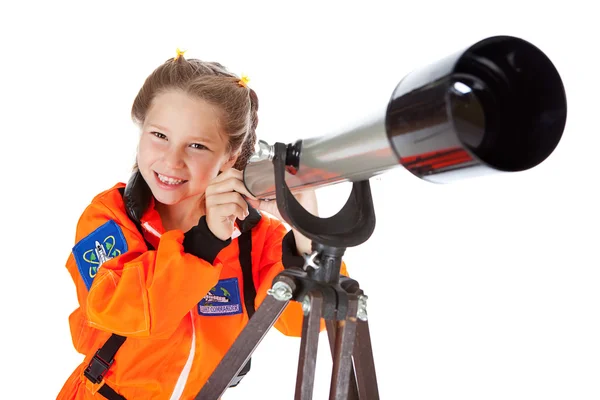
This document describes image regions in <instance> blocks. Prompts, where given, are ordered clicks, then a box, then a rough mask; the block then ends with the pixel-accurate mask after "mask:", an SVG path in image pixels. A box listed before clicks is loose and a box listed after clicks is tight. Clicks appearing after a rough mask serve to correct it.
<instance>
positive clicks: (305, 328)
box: [196, 143, 379, 400]
mask: <svg viewBox="0 0 600 400" xmlns="http://www.w3.org/2000/svg"><path fill="white" fill-rule="evenodd" d="M288 146H291V145H286V144H283V143H275V144H274V156H273V165H274V172H275V187H276V201H277V207H278V209H279V212H280V214H281V216H282V217H283V219H284V220H285V221H286V222H288V223H289V224H290V225H291V226H292V227H294V228H295V229H296V230H298V231H299V232H301V233H302V234H303V235H304V236H306V237H307V238H309V239H311V241H312V254H310V255H304V259H305V262H304V265H302V266H300V265H298V266H293V267H291V268H286V269H285V270H284V271H282V272H281V273H279V275H277V276H276V277H275V278H274V279H273V286H272V288H271V289H270V290H269V292H268V294H269V295H268V296H267V297H266V298H265V299H264V301H263V302H262V303H261V305H260V307H258V309H257V310H256V312H255V313H254V315H253V316H252V317H251V318H250V320H249V321H248V324H247V325H246V327H245V328H244V329H243V330H242V332H241V333H240V335H239V336H238V337H237V339H236V340H235V342H234V343H233V345H232V346H231V348H230V349H229V351H228V352H227V353H226V354H225V356H224V357H223V359H222V360H221V362H220V363H219V365H218V366H217V367H216V369H215V370H214V371H213V373H212V375H211V376H210V378H209V379H208V381H207V382H206V384H205V385H204V386H203V388H202V390H201V391H200V393H199V394H198V396H197V397H196V400H216V399H218V398H219V397H220V396H221V395H222V394H223V393H224V392H225V390H227V388H228V387H229V385H230V384H231V382H233V381H234V379H235V378H236V377H237V375H238V373H239V372H240V371H241V370H242V368H243V366H244V365H245V364H246V362H247V361H248V360H249V359H250V357H251V356H252V353H253V352H254V351H255V350H256V348H257V347H258V344H259V343H260V342H261V341H262V339H263V338H264V336H265V335H266V334H267V332H268V330H269V329H270V328H271V327H272V326H273V325H274V324H275V322H276V321H277V319H278V318H279V316H280V315H281V313H282V312H283V311H284V309H285V307H286V306H287V304H288V303H289V301H297V302H299V303H301V304H302V308H303V311H304V320H303V325H302V337H301V342H300V355H299V360H298V372H297V376H296V391H295V400H310V399H312V394H313V386H314V378H315V367H316V357H317V347H318V341H319V333H320V324H321V319H324V320H325V326H326V330H327V334H328V339H329V345H330V348H331V353H332V358H333V368H332V375H331V386H330V392H329V399H330V400H357V399H361V400H363V399H368V400H378V399H379V392H378V387H377V380H376V376H375V364H374V360H373V352H372V347H371V339H370V334H369V326H368V323H367V317H366V299H367V297H366V296H365V295H364V293H363V291H362V290H361V289H360V287H359V284H358V282H356V281H355V280H354V279H350V278H348V277H346V276H343V275H340V268H341V265H342V256H343V254H344V252H345V250H346V248H347V247H351V246H357V245H359V244H361V243H363V242H365V241H366V240H367V239H368V238H369V237H370V236H371V234H372V233H373V230H374V228H375V212H374V209H373V202H372V198H371V189H370V185H369V181H368V180H364V181H360V182H354V183H353V186H352V192H351V193H350V196H349V198H348V200H347V202H346V204H345V205H344V207H343V208H342V209H341V210H340V211H339V212H338V213H337V214H335V215H334V216H331V217H329V218H320V217H316V216H314V215H312V214H311V213H309V212H308V211H306V210H305V209H304V207H302V206H301V205H300V203H298V201H297V200H296V199H295V197H294V196H293V194H292V193H291V191H290V189H289V188H288V186H287V184H286V182H285V171H286V170H287V168H286V165H288V166H289V165H291V164H292V163H293V161H288V162H287V163H286V157H289V156H290V155H291V153H290V152H289V151H288V150H289V149H288Z"/></svg>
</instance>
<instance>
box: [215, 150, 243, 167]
mask: <svg viewBox="0 0 600 400" xmlns="http://www.w3.org/2000/svg"><path fill="white" fill-rule="evenodd" d="M240 153H241V152H240V151H238V152H237V153H234V154H232V155H231V156H230V157H229V159H228V160H227V161H225V163H224V164H223V165H221V168H220V169H219V172H225V171H227V170H228V169H229V168H231V167H233V166H234V165H235V162H236V161H237V159H238V157H239V155H240Z"/></svg>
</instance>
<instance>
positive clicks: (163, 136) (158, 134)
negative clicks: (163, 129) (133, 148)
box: [150, 132, 167, 139]
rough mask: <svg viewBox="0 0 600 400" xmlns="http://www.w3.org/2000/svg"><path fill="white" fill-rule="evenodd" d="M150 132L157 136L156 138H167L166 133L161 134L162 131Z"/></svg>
mask: <svg viewBox="0 0 600 400" xmlns="http://www.w3.org/2000/svg"><path fill="white" fill-rule="evenodd" d="M150 133H151V134H152V135H154V136H156V137H157V138H159V139H166V138H167V136H166V135H164V134H162V133H160V132H150Z"/></svg>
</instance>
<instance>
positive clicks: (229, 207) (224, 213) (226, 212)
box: [207, 203, 246, 220]
mask: <svg viewBox="0 0 600 400" xmlns="http://www.w3.org/2000/svg"><path fill="white" fill-rule="evenodd" d="M207 211H208V213H209V214H210V216H212V217H215V216H216V217H225V218H228V217H231V216H235V217H237V218H239V219H241V220H243V219H245V218H246V212H245V211H244V209H243V208H242V207H240V205H239V204H237V203H226V204H219V205H215V206H212V207H207Z"/></svg>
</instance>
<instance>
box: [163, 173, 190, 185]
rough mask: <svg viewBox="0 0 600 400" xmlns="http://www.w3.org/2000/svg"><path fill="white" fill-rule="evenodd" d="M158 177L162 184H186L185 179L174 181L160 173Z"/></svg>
mask: <svg viewBox="0 0 600 400" xmlns="http://www.w3.org/2000/svg"><path fill="white" fill-rule="evenodd" d="M157 175H158V179H160V181H161V182H162V183H166V184H167V185H179V184H180V183H183V182H185V181H184V180H183V179H173V178H169V177H166V176H164V175H161V174H159V173H157Z"/></svg>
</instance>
